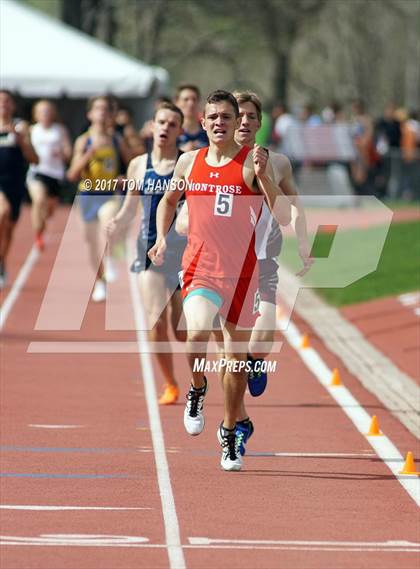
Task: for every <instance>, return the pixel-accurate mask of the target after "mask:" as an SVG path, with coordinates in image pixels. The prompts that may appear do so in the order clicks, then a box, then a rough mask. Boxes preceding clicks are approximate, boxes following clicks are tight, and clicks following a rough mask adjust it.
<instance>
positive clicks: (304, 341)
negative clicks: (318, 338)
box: [300, 334, 309, 348]
mask: <svg viewBox="0 0 420 569" xmlns="http://www.w3.org/2000/svg"><path fill="white" fill-rule="evenodd" d="M300 347H301V348H309V337H308V334H304V335H303V336H302V340H301V342H300Z"/></svg>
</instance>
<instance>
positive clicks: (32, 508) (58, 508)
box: [0, 504, 152, 512]
mask: <svg viewBox="0 0 420 569" xmlns="http://www.w3.org/2000/svg"><path fill="white" fill-rule="evenodd" d="M151 509H152V508H122V507H116V508H113V507H111V506H19V505H14V504H13V505H12V504H0V510H29V511H31V512H32V511H34V512H62V511H72V510H94V511H96V510H99V511H103V510H105V511H108V510H109V511H114V510H116V511H119V510H151Z"/></svg>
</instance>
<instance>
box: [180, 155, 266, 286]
mask: <svg viewBox="0 0 420 569" xmlns="http://www.w3.org/2000/svg"><path fill="white" fill-rule="evenodd" d="M249 151H250V148H249V147H247V146H244V147H242V148H241V149H240V150H239V152H238V153H237V154H236V156H235V157H234V158H232V160H230V161H229V162H228V163H227V164H225V165H223V166H210V165H209V164H207V162H206V156H207V153H208V147H205V148H201V149H200V150H199V151H198V152H197V155H196V157H195V160H194V163H193V166H192V170H191V173H190V175H189V176H188V178H187V180H186V186H185V195H186V199H187V203H188V214H189V232H188V245H187V247H186V249H185V252H184V256H183V260H182V267H183V270H184V271H188V272H189V273H191V274H194V275H195V276H196V277H199V276H207V277H214V278H218V279H220V278H238V277H241V278H243V277H248V278H251V276H252V274H253V272H254V268H255V264H256V261H257V258H256V254H255V226H256V224H257V221H258V218H259V215H260V211H261V206H262V202H263V197H262V195H260V194H256V193H254V192H253V191H252V190H251V189H250V188H249V187H248V186H247V185H246V183H245V180H244V177H243V165H244V162H245V160H246V157H247V155H248V153H249Z"/></svg>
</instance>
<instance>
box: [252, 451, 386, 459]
mask: <svg viewBox="0 0 420 569" xmlns="http://www.w3.org/2000/svg"><path fill="white" fill-rule="evenodd" d="M246 454H247V456H255V457H257V456H282V457H285V458H287V457H290V458H294V457H298V458H299V457H302V458H372V457H374V456H376V453H374V452H365V453H357V452H248V451H247V453H246Z"/></svg>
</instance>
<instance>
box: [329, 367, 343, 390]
mask: <svg viewBox="0 0 420 569" xmlns="http://www.w3.org/2000/svg"><path fill="white" fill-rule="evenodd" d="M331 385H333V386H337V385H341V378H340V372H339V371H338V369H337V368H334V369H333V373H332V377H331Z"/></svg>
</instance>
